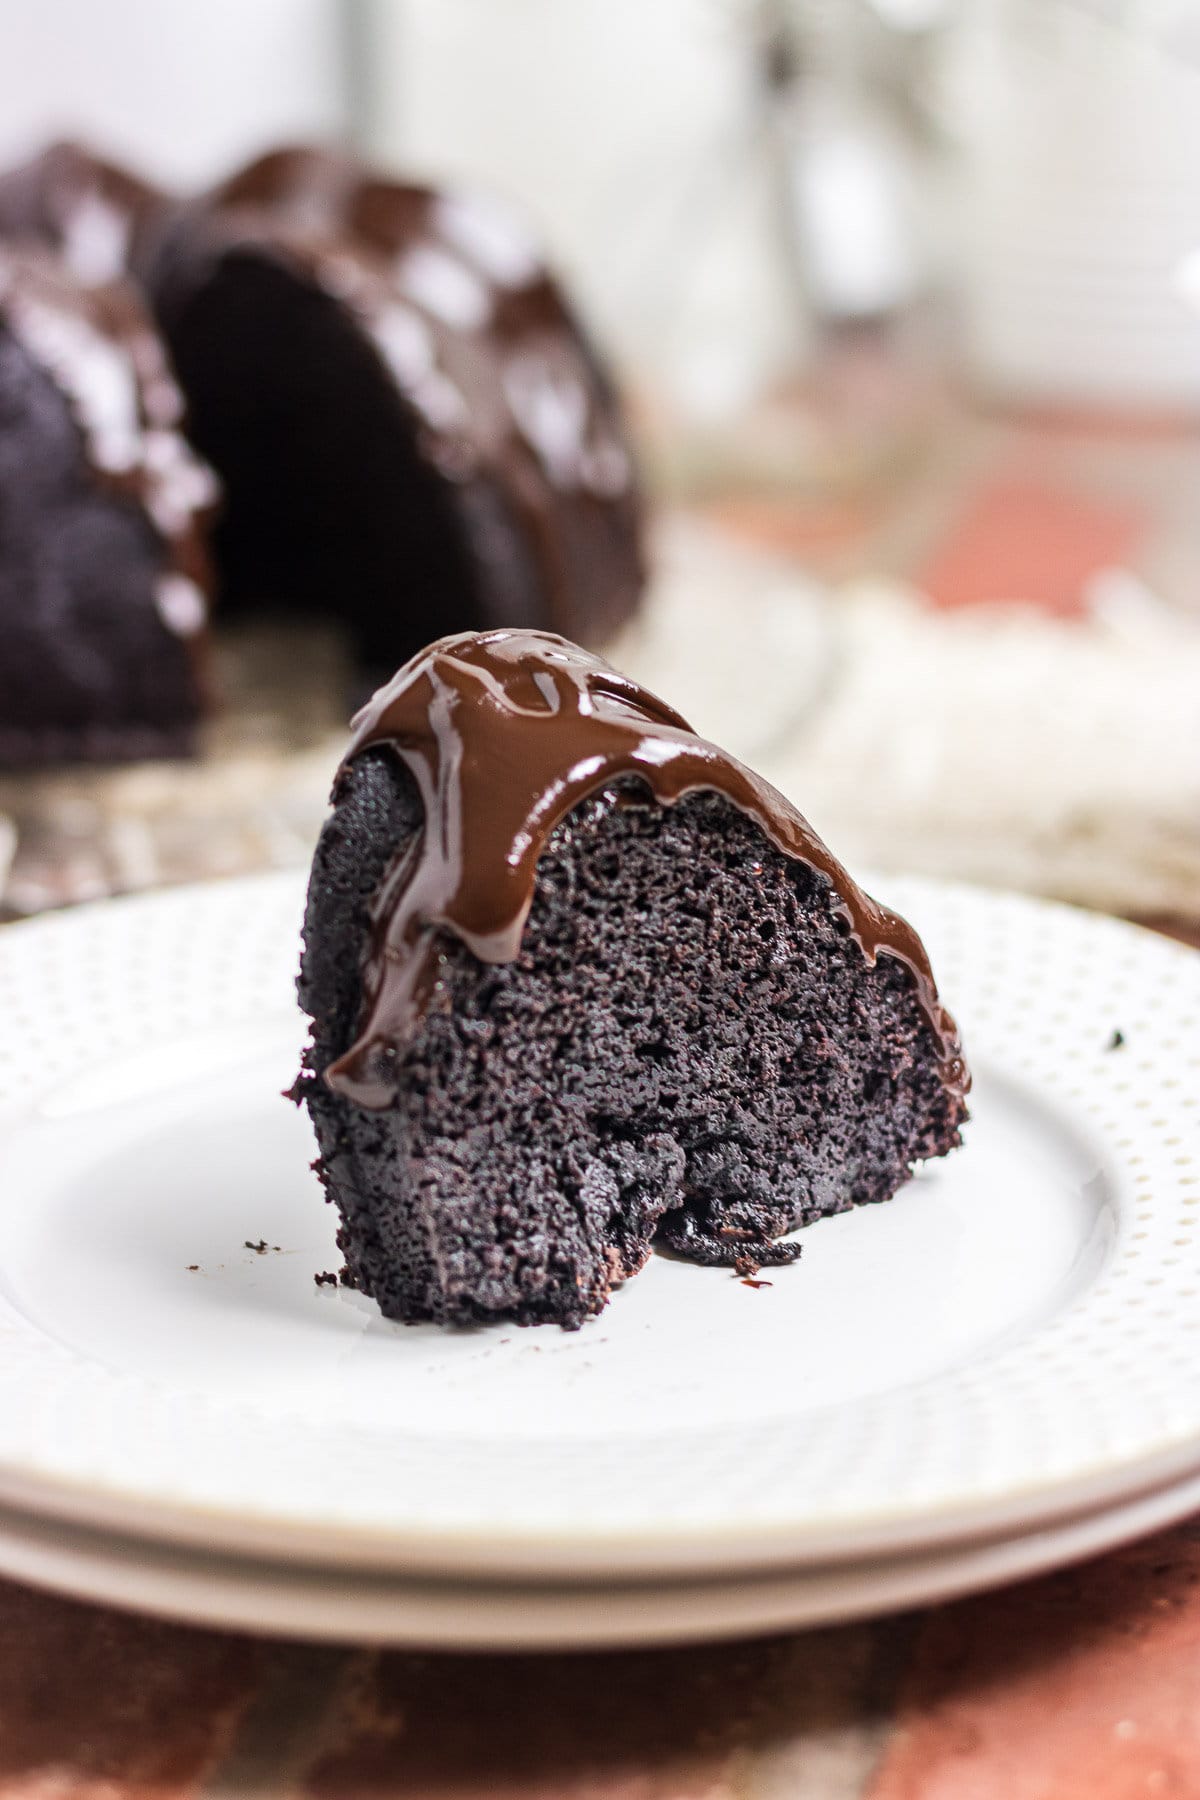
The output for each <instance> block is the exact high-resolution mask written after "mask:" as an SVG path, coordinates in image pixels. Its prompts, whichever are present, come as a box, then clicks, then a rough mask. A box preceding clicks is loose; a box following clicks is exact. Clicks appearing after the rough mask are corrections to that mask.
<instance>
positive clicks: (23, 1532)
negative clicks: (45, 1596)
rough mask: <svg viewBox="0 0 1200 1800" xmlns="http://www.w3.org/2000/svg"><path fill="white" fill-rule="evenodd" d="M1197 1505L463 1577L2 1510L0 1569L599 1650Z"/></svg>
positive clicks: (819, 1616) (246, 1613) (62, 1585)
mask: <svg viewBox="0 0 1200 1800" xmlns="http://www.w3.org/2000/svg"><path fill="white" fill-rule="evenodd" d="M1198 1510H1200V1476H1196V1475H1191V1476H1187V1477H1185V1478H1184V1479H1183V1480H1182V1481H1177V1482H1173V1483H1169V1484H1168V1485H1167V1486H1166V1487H1163V1488H1159V1489H1156V1490H1155V1491H1154V1492H1153V1493H1151V1494H1145V1495H1142V1496H1140V1497H1139V1498H1137V1499H1135V1500H1127V1501H1125V1502H1123V1503H1122V1504H1119V1505H1116V1506H1112V1507H1109V1508H1107V1509H1105V1510H1101V1511H1100V1512H1093V1513H1088V1514H1087V1515H1085V1516H1084V1517H1082V1518H1071V1519H1066V1520H1062V1521H1060V1522H1059V1523H1057V1524H1053V1525H1048V1526H1044V1527H1042V1528H1040V1529H1037V1530H1034V1531H1031V1532H1025V1533H1018V1534H1017V1535H1016V1536H1015V1537H1005V1538H988V1539H985V1540H983V1541H982V1542H977V1543H966V1544H952V1545H949V1546H947V1547H946V1548H944V1549H941V1550H933V1551H929V1552H927V1553H925V1554H920V1553H918V1554H916V1555H909V1556H899V1557H892V1558H889V1557H882V1558H875V1559H871V1560H868V1561H865V1562H850V1563H821V1564H818V1565H815V1566H810V1567H808V1568H786V1567H785V1568H781V1569H772V1570H769V1571H767V1572H765V1573H763V1572H760V1571H748V1572H746V1573H743V1574H741V1575H726V1576H716V1577H711V1578H707V1579H705V1578H699V1579H697V1578H688V1577H684V1578H683V1579H682V1580H679V1581H661V1580H660V1581H642V1582H639V1581H624V1580H617V1581H614V1580H607V1581H604V1582H602V1583H601V1582H579V1581H566V1582H531V1581H524V1582H523V1581H520V1580H516V1581H483V1580H474V1581H472V1580H464V1581H453V1580H447V1579H445V1578H439V1577H438V1576H420V1575H415V1576H412V1575H410V1576H404V1575H397V1574H394V1573H389V1572H387V1571H382V1572H376V1571H374V1570H370V1569H352V1568H351V1569H348V1568H334V1569H328V1568H321V1567H320V1566H319V1565H316V1564H309V1563H304V1564H297V1565H288V1564H283V1563H279V1562H272V1561H270V1560H268V1559H266V1558H261V1557H234V1556H221V1555H219V1554H216V1555H210V1554H208V1553H207V1552H205V1551H203V1550H192V1549H187V1548H181V1547H179V1546H178V1545H174V1544H163V1543H149V1542H147V1540H146V1539H144V1538H136V1537H132V1538H131V1537H123V1536H120V1535H119V1534H111V1533H105V1532H97V1531H92V1530H90V1529H89V1528H88V1527H86V1526H78V1525H69V1524H65V1523H64V1522H63V1521H62V1520H57V1519H44V1518H39V1517H37V1516H36V1515H28V1514H23V1513H18V1512H12V1511H9V1510H7V1509H4V1508H0V1570H2V1571H3V1573H4V1574H5V1575H9V1576H13V1577H15V1578H16V1579H17V1580H20V1581H25V1582H29V1583H31V1584H33V1585H34V1586H37V1587H48V1588H52V1589H54V1590H56V1591H60V1592H65V1593H69V1594H72V1595H74V1596H75V1597H76V1598H82V1599H87V1600H95V1601H99V1602H101V1603H104V1604H110V1605H115V1606H124V1607H130V1608H133V1609H134V1610H136V1611H139V1612H149V1613H157V1614H159V1615H161V1616H163V1617H165V1618H170V1619H180V1620H186V1621H188V1622H189V1623H191V1624H196V1625H211V1626H218V1627H221V1628H223V1629H228V1630H235V1631H251V1632H256V1633H263V1632H268V1633H272V1634H275V1635H278V1636H281V1637H300V1638H309V1639H313V1638H324V1639H331V1640H333V1641H335V1642H344V1643H379V1644H404V1645H409V1646H414V1647H418V1648H420V1647H431V1646H438V1647H441V1648H445V1649H455V1650H464V1649H475V1650H501V1649H503V1650H550V1649H597V1648H602V1647H606V1648H613V1647H616V1646H619V1645H637V1646H639V1647H645V1646H646V1645H647V1644H671V1643H685V1642H687V1641H689V1640H691V1639H696V1638H717V1637H748V1636H751V1635H753V1634H755V1633H761V1632H767V1631H783V1630H791V1629H794V1628H796V1627H799V1626H814V1625H832V1624H841V1623H845V1622H846V1621H848V1620H851V1619H862V1618H870V1617H873V1616H874V1615H876V1614H878V1613H884V1612H896V1611H900V1610H902V1609H904V1608H906V1607H912V1606H928V1605H931V1604H933V1603H934V1602H936V1601H942V1600H952V1599H957V1598H959V1597H960V1596H961V1595H964V1594H971V1593H977V1592H979V1591H980V1590H981V1589H984V1588H991V1587H998V1586H1002V1585H1004V1584H1006V1583H1008V1582H1011V1581H1018V1580H1021V1579H1023V1578H1026V1577H1029V1576H1033V1575H1039V1574H1043V1573H1045V1572H1046V1571H1047V1570H1050V1569H1057V1568H1060V1567H1062V1566H1063V1565H1064V1564H1066V1563H1071V1562H1080V1561H1083V1560H1084V1559H1085V1558H1088V1557H1092V1556H1097V1555H1099V1554H1100V1553H1101V1552H1103V1551H1106V1550H1112V1549H1115V1548H1116V1547H1117V1546H1118V1545H1120V1544H1124V1543H1128V1542H1130V1541H1131V1540H1132V1539H1134V1538H1138V1537H1143V1536H1146V1535H1147V1534H1149V1533H1150V1532H1154V1531H1160V1530H1162V1529H1164V1528H1165V1527H1166V1526H1168V1525H1172V1524H1174V1523H1176V1522H1177V1521H1178V1520H1180V1519H1184V1518H1188V1517H1189V1516H1190V1515H1191V1514H1193V1513H1195V1512H1196V1511H1198Z"/></svg>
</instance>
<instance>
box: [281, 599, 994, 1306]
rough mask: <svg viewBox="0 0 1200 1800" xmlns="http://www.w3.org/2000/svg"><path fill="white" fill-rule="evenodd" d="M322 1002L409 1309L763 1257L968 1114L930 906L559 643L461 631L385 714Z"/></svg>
mask: <svg viewBox="0 0 1200 1800" xmlns="http://www.w3.org/2000/svg"><path fill="white" fill-rule="evenodd" d="M448 665H453V666H452V667H448ZM572 695H574V699H573V698H572ZM504 721H507V724H505V723H503V722H504ZM539 734H541V736H540V738H539ZM505 735H507V736H508V737H509V741H510V744H511V746H512V749H511V754H509V755H507V756H505V755H504V754H503V753H502V739H503V738H504V737H505ZM631 744H632V745H634V746H635V748H636V750H637V754H636V756H634V757H632V759H631V751H630V746H631ZM535 751H536V753H535ZM477 755H478V756H483V757H485V758H487V757H490V758H493V759H494V760H493V761H492V764H491V773H490V789H489V781H487V780H483V779H481V778H480V779H478V781H477V778H479V777H480V776H481V768H482V765H481V766H480V767H479V768H476V767H473V759H474V758H475V757H476V756H477ZM589 758H590V759H591V760H590V762H589ZM585 769H586V771H587V773H586V774H583V775H581V771H584V770H585ZM439 771H440V774H439ZM443 777H444V778H445V779H442V778H443ZM580 780H581V781H582V783H583V785H582V787H579V786H578V782H579V781H580ZM476 781H477V785H473V783H475V782H476ZM589 784H590V785H589ZM514 785H515V789H516V792H515V793H514ZM451 789H454V790H456V792H455V793H454V794H453V795H452V794H451V791H450V790H451ZM489 791H490V793H491V797H492V802H493V804H492V808H491V812H490V814H488V815H487V819H486V821H485V816H484V812H483V811H482V810H480V809H482V808H484V807H485V805H486V800H487V796H488V793H489ZM514 814H515V815H519V818H518V823H519V821H520V819H524V821H525V826H526V837H524V838H521V841H520V844H519V845H518V853H517V855H516V857H515V861H514V859H513V858H512V857H511V856H509V857H506V855H505V854H504V852H505V850H506V849H507V850H512V848H513V843H514V840H513V838H512V836H511V832H510V831H509V829H508V828H509V826H511V825H512V823H513V818H514ZM456 834H458V835H457V836H456ZM518 837H520V833H519V832H518ZM497 852H499V855H498V854H497ZM456 858H457V859H458V878H457V879H455V880H452V881H449V883H448V885H447V869H448V868H451V865H453V864H454V863H455V859H456ZM431 871H432V872H433V874H436V875H437V879H436V880H432V879H431ZM452 872H453V870H452V868H451V873H452ZM514 891H515V893H516V903H515V905H514ZM438 893H440V895H441V910H440V912H438V913H437V916H436V917H435V916H434V909H431V910H429V911H426V910H424V909H425V906H426V903H427V902H430V901H431V897H432V896H434V895H435V894H438ZM414 894H416V895H419V896H420V897H421V902H422V904H421V906H420V907H418V908H417V909H415V910H414V909H413V908H412V907H411V906H407V907H406V905H405V897H406V896H408V897H409V899H411V897H412V896H413V895H414ZM489 930H490V935H489ZM481 949H482V950H483V952H484V953H483V954H480V951H481ZM389 980H394V981H395V982H396V983H398V987H397V988H396V989H395V990H394V991H393V992H392V994H391V996H390V997H385V993H384V990H385V987H386V985H387V982H388V981H389ZM300 994H301V1000H302V1003H303V1005H304V1007H305V1010H306V1011H307V1012H308V1013H309V1015H310V1017H311V1019H312V1021H313V1036H312V1043H311V1046H310V1048H309V1051H308V1052H307V1054H306V1058H305V1067H304V1070H303V1071H302V1073H301V1076H300V1078H299V1080H298V1082H297V1086H296V1090H295V1093H296V1097H297V1098H298V1099H301V1100H303V1101H304V1102H305V1103H306V1104H307V1106H308V1108H309V1110H310V1112H311V1114H312V1117H313V1120H314V1124H315V1126H316V1130H317V1136H318V1140H319V1143H320V1148H321V1175H322V1179H323V1181H324V1183H325V1186H326V1189H327V1192H328V1194H329V1197H330V1198H331V1199H332V1200H333V1201H334V1202H335V1203H336V1205H337V1207H338V1211H339V1214H340V1221H341V1223H340V1230H339V1238H338V1241H339V1246H340V1248H341V1249H342V1252H343V1254H344V1256H345V1258H346V1275H345V1277H344V1279H345V1280H347V1281H348V1282H350V1283H351V1284H352V1285H354V1286H357V1287H359V1288H360V1289H361V1290H362V1291H364V1292H365V1293H367V1294H370V1295H373V1296H374V1297H375V1299H376V1300H377V1301H378V1302H379V1304H380V1306H381V1307H382V1309H383V1311H384V1312H385V1313H386V1314H387V1315H388V1316H390V1317H393V1318H399V1319H406V1320H410V1321H416V1320H421V1319H433V1320H437V1321H440V1322H443V1323H452V1324H458V1325H465V1324H471V1323H476V1322H486V1321H491V1320H497V1319H513V1320H516V1321H517V1322H518V1323H521V1324H534V1323H540V1322H546V1321H557V1322H559V1323H561V1324H563V1325H567V1326H572V1327H573V1326H578V1325H579V1324H581V1323H582V1322H583V1321H584V1320H585V1319H586V1318H587V1317H588V1316H589V1315H591V1314H594V1313H596V1312H598V1311H599V1310H600V1309H601V1308H602V1307H603V1306H604V1304H605V1303H606V1301H607V1299H608V1297H609V1295H610V1294H611V1292H612V1289H613V1288H614V1287H615V1286H616V1285H618V1284H619V1283H620V1282H622V1281H623V1280H625V1279H627V1278H628V1277H629V1276H631V1275H633V1274H634V1273H636V1272H637V1270H638V1269H639V1268H640V1267H641V1266H642V1264H643V1263H644V1262H645V1259H646V1257H647V1255H648V1254H649V1251H650V1248H651V1245H652V1244H657V1245H658V1246H659V1247H660V1248H663V1249H666V1250H669V1251H673V1252H675V1253H677V1254H681V1255H683V1256H686V1257H688V1258H690V1259H692V1260H694V1261H697V1262H703V1263H710V1264H717V1265H725V1266H731V1267H734V1268H735V1269H736V1270H737V1271H738V1272H739V1273H741V1274H744V1275H747V1276H749V1277H751V1278H752V1277H753V1276H754V1274H755V1272H756V1271H757V1269H758V1268H760V1267H762V1266H765V1265H770V1264H778V1263H783V1262H787V1261H790V1260H792V1259H793V1258H794V1257H795V1255H796V1254H797V1249H798V1246H796V1245H795V1244H793V1243H783V1242H780V1241H779V1240H780V1239H781V1238H782V1237H783V1236H784V1235H785V1234H787V1233H789V1232H791V1231H793V1230H794V1229H795V1228H796V1227H798V1226H800V1225H804V1224H808V1223H810V1222H811V1221H812V1220H814V1219H816V1218H819V1217H821V1216H823V1215H825V1214H828V1213H831V1212H837V1211H841V1210H843V1209H844V1208H846V1207H849V1206H853V1205H859V1204H863V1203H867V1202H872V1201H879V1200H885V1199H887V1198H889V1197H890V1196H891V1195H892V1194H893V1193H894V1192H895V1190H896V1188H897V1187H898V1186H899V1185H900V1184H901V1182H902V1181H903V1180H904V1179H905V1178H906V1176H907V1174H908V1173H909V1171H910V1169H911V1167H912V1165H913V1164H914V1163H915V1162H917V1161H919V1160H921V1159H923V1158H925V1157H930V1156H939V1155H942V1154H944V1153H945V1152H946V1151H947V1150H948V1149H950V1148H952V1147H953V1146H954V1145H955V1144H956V1143H957V1142H958V1139H959V1126H960V1124H961V1122H962V1120H963V1118H964V1117H965V1116H966V1109H965V1105H964V1100H963V1096H964V1093H965V1090H966V1087H967V1085H968V1079H967V1076H966V1071H965V1068H964V1065H963V1063H962V1058H961V1051H960V1049H959V1046H958V1041H957V1035H956V1033H955V1032H954V1028H953V1023H952V1021H951V1020H950V1019H949V1017H948V1015H947V1014H946V1013H945V1011H944V1009H942V1007H941V1005H940V1002H939V1001H938V999H937V995H936V990H935V989H934V987H933V983H932V977H931V975H930V973H929V969H928V963H927V960H926V959H925V956H924V951H923V949H922V948H921V946H920V942H919V940H918V939H917V938H916V936H915V934H914V933H912V932H911V929H910V928H909V927H907V926H905V925H904V924H903V921H901V920H899V919H897V918H896V917H895V915H892V914H889V913H887V912H886V911H885V910H884V909H882V908H879V907H877V906H875V904H874V903H873V902H871V901H869V900H868V899H867V897H866V896H865V895H863V894H862V893H861V891H860V890H858V889H857V887H856V886H855V884H854V883H853V882H852V881H851V880H850V878H849V877H848V876H847V875H846V874H845V871H844V870H842V869H841V868H840V865H838V864H837V863H836V862H835V861H834V859H833V858H832V857H831V856H830V854H829V852H828V851H827V850H826V849H825V847H824V846H823V845H822V844H821V843H820V840H819V839H817V838H816V837H815V835H814V834H813V833H812V832H811V830H810V828H809V827H808V826H807V825H806V824H805V823H804V821H803V820H802V819H801V818H800V816H799V815H798V814H796V813H795V812H794V809H792V808H791V807H790V806H789V805H788V803H787V802H786V801H784V800H783V799H782V797H781V796H778V795H776V794H774V792H773V790H771V789H769V788H767V787H766V785H765V784H763V783H759V782H757V781H756V780H755V778H753V777H751V776H749V773H748V772H747V771H744V770H742V769H741V768H740V766H739V765H737V764H734V763H732V762H731V760H730V759H728V758H725V757H723V756H722V755H721V753H720V752H717V751H716V750H715V749H714V748H713V747H712V746H709V745H705V744H704V743H703V741H702V740H699V739H696V738H695V737H694V736H693V735H692V734H691V733H689V732H688V730H687V727H686V726H685V725H684V724H683V722H682V721H680V720H678V718H677V716H676V715H674V714H671V712H670V709H669V708H664V707H663V706H662V704H661V703H660V702H657V701H655V700H654V699H653V697H652V696H649V695H646V694H644V693H642V692H641V690H638V689H636V688H635V686H634V684H632V683H629V682H627V681H625V680H624V679H623V678H621V677H619V676H617V675H616V674H615V672H614V671H612V670H609V669H607V667H606V665H603V664H601V663H599V662H598V661H597V660H596V659H594V658H590V657H587V656H586V655H584V654H583V653H581V652H578V651H576V650H575V649H574V648H573V647H571V646H567V645H563V644H562V643H561V640H557V639H552V638H546V637H544V636H541V635H540V634H488V635H487V636H485V637H483V638H471V639H468V640H452V641H451V642H450V643H448V644H442V645H436V646H434V647H433V649H432V650H431V651H430V652H428V653H426V655H425V656H424V657H422V658H419V659H417V661H416V662H415V663H414V664H413V665H411V666H410V668H409V669H408V670H407V671H402V672H401V675H400V676H399V677H398V678H397V681H396V682H395V683H393V684H390V686H389V688H388V689H387V690H385V691H384V692H383V693H382V694H381V695H380V696H378V697H377V700H376V702H375V703H374V705H373V706H372V707H371V708H369V709H368V710H367V712H366V714H365V715H364V717H363V718H362V719H361V720H360V721H359V722H358V731H357V735H356V738H355V741H354V744H353V746H352V750H351V754H350V756H349V757H348V759H347V762H346V764H345V765H344V767H343V770H342V773H341V775H340V776H339V779H338V783H337V786H336V789H335V804H334V809H333V812H332V814H331V817H330V820H329V823H328V825H327V826H326V829H325V832H324V834H323V836H322V839H321V843H320V845H319V847H318V850H317V855H316V859H315V862H314V869H313V878H312V882H311V886H310V891H309V903H308V912H307V917H306V923H305V953H304V958H303V964H302V973H301V981H300ZM381 998H383V1000H384V1003H383V1005H382V1008H381V1005H380V1002H381ZM397 1000H398V1004H397V1005H393V1002H396V1001H397ZM331 1070H333V1071H334V1074H333V1080H332V1083H331V1082H330V1081H329V1080H327V1079H326V1076H327V1073H328V1072H330V1071H331ZM339 1072H340V1073H339ZM362 1100H366V1101H367V1102H368V1104H367V1105H363V1104H361V1103H360V1102H361V1101H362Z"/></svg>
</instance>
